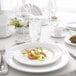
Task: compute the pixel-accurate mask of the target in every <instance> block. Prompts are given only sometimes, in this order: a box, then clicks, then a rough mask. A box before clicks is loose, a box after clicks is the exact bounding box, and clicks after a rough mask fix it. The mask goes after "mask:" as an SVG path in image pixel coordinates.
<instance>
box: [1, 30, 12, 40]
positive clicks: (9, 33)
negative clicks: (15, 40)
mask: <svg viewBox="0 0 76 76" xmlns="http://www.w3.org/2000/svg"><path fill="white" fill-rule="evenodd" d="M11 35H12V32H11V31H10V30H8V31H7V33H6V34H5V35H0V39H3V38H8V37H10V36H11Z"/></svg>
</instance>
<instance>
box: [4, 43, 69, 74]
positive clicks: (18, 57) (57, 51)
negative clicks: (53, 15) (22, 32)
mask: <svg viewBox="0 0 76 76" xmlns="http://www.w3.org/2000/svg"><path fill="white" fill-rule="evenodd" d="M50 46H51V47H50ZM5 60H6V62H7V64H8V65H9V66H10V67H12V68H14V69H16V70H19V71H23V72H30V73H44V72H51V71H56V70H59V69H61V68H63V67H64V66H65V65H67V63H68V62H69V53H68V52H67V50H66V49H64V48H62V47H61V48H60V47H59V46H57V45H55V44H49V43H40V42H32V43H25V44H22V45H18V46H14V47H12V48H9V49H7V52H6V53H5Z"/></svg>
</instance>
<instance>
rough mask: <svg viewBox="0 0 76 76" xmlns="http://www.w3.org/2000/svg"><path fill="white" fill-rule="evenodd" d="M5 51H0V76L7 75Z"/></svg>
mask: <svg viewBox="0 0 76 76" xmlns="http://www.w3.org/2000/svg"><path fill="white" fill-rule="evenodd" d="M4 54H5V50H0V74H7V73H8V66H7V64H6V62H5V57H4Z"/></svg>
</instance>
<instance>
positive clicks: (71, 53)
mask: <svg viewBox="0 0 76 76" xmlns="http://www.w3.org/2000/svg"><path fill="white" fill-rule="evenodd" d="M57 45H59V46H61V45H60V44H59V43H57ZM62 47H64V48H66V49H67V50H68V52H69V54H70V56H71V57H72V58H74V59H76V53H74V52H73V51H72V50H71V48H69V47H68V46H66V45H65V44H64V45H62Z"/></svg>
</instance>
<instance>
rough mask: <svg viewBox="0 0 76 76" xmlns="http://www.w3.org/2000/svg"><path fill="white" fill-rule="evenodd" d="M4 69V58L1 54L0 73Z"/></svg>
mask: <svg viewBox="0 0 76 76" xmlns="http://www.w3.org/2000/svg"><path fill="white" fill-rule="evenodd" d="M3 68H4V58H3V55H2V54H1V64H0V71H2V70H3Z"/></svg>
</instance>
